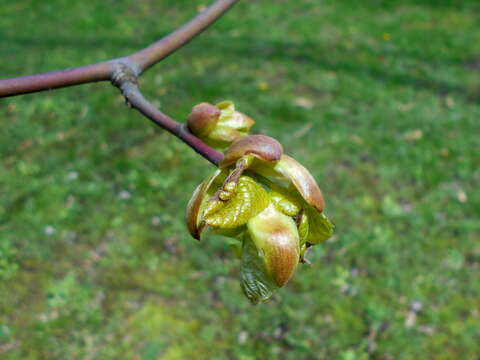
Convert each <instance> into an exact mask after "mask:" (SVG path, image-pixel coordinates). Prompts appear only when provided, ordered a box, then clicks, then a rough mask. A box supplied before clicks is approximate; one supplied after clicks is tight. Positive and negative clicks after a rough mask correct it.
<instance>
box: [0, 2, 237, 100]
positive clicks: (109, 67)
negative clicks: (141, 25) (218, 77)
mask: <svg viewBox="0 0 480 360" xmlns="http://www.w3.org/2000/svg"><path fill="white" fill-rule="evenodd" d="M237 1H239V0H217V1H215V2H214V3H213V4H212V5H211V6H210V7H209V8H207V9H206V10H205V11H203V12H202V13H200V14H198V15H197V16H196V17H195V18H193V19H192V20H190V21H189V22H188V23H186V24H185V25H183V26H182V27H180V28H178V29H177V30H175V31H174V32H172V33H171V34H169V35H167V36H165V37H164V38H162V39H160V40H159V41H157V42H155V43H153V44H152V45H150V46H148V47H146V48H144V49H142V50H139V51H137V52H135V53H133V54H131V55H128V56H125V57H121V58H116V59H112V60H108V61H104V62H100V63H96V64H91V65H86V66H81V67H75V68H70V69H64V70H58V71H52V72H47V73H43V74H35V75H28V76H22V77H17V78H12V79H3V80H0V98H2V97H8V96H16V95H22V94H27V93H32V92H38V91H44V90H50V89H56V88H61V87H66V86H73V85H79V84H85V83H91V82H97V81H106V80H111V79H112V77H113V76H114V74H115V71H116V69H117V68H118V66H127V67H129V68H130V69H131V70H132V72H133V73H134V74H135V76H139V75H140V74H141V73H143V72H144V71H145V70H147V69H148V68H150V67H152V66H153V65H155V64H156V63H158V62H159V61H160V60H162V59H164V58H166V57H167V56H168V55H170V54H171V53H173V52H174V51H175V50H177V49H179V48H180V47H181V46H183V45H185V44H186V43H187V42H189V41H190V40H191V39H193V38H194V37H195V36H197V35H198V34H200V33H201V32H202V31H203V30H205V29H206V28H207V27H208V26H209V25H211V24H212V23H213V22H215V20H217V19H218V18H219V17H220V16H221V15H222V14H223V13H225V12H226V11H227V10H228V9H229V8H231V7H232V6H233V5H234V4H235V3H236V2H237Z"/></svg>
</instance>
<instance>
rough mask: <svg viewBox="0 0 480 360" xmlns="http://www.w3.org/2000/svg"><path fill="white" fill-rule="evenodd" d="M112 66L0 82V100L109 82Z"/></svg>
mask: <svg viewBox="0 0 480 360" xmlns="http://www.w3.org/2000/svg"><path fill="white" fill-rule="evenodd" d="M112 73H113V64H111V63H109V62H103V63H97V64H92V65H87V66H81V67H76V68H71V69H64V70H58V71H52V72H47V73H43V74H36V75H28V76H22V77H17V78H13V79H4V80H0V98H2V97H7V96H16V95H22V94H28V93H32V92H38V91H44V90H51V89H56V88H62V87H66V86H72V85H79V84H86V83H92V82H97V81H103V80H109V79H110V77H111V75H112Z"/></svg>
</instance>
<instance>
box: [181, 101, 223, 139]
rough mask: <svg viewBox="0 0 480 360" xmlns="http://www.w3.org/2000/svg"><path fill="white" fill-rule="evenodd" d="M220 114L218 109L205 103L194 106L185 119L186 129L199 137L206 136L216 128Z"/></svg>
mask: <svg viewBox="0 0 480 360" xmlns="http://www.w3.org/2000/svg"><path fill="white" fill-rule="evenodd" d="M221 113H222V112H221V111H220V109H218V108H217V107H215V106H213V105H212V104H209V103H206V102H203V103H200V104H198V105H195V106H194V107H193V109H192V112H191V113H190V115H188V118H187V125H188V128H189V129H190V131H191V132H192V133H194V134H195V135H197V136H199V137H202V136H207V135H208V134H209V133H211V132H212V130H213V129H214V128H215V126H217V122H218V119H220V115H221Z"/></svg>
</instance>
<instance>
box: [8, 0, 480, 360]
mask: <svg viewBox="0 0 480 360" xmlns="http://www.w3.org/2000/svg"><path fill="white" fill-rule="evenodd" d="M203 4H206V1H186V0H182V1H166V0H165V1H161V0H158V1H148V0H142V1H130V0H129V1H127V0H121V1H111V0H108V1H102V0H91V1H88V2H78V1H67V0H51V1H34V0H22V1H7V0H0V8H1V9H2V11H1V13H0V54H1V56H0V64H1V67H0V77H11V76H16V75H24V74H29V73H34V72H39V71H48V70H53V69H57V68H62V67H66V66H75V65H81V64H87V63H90V62H93V61H98V60H104V59H108V58H110V57H114V56H120V55H124V54H127V53H129V52H131V51H133V50H135V49H138V48H140V47H142V46H144V45H146V44H148V43H149V42H150V41H152V40H154V39H157V38H158V37H159V36H161V35H163V34H166V33H168V31H170V30H171V29H173V28H175V27H176V26H177V25H179V24H181V23H182V22H184V21H185V20H187V19H188V18H190V17H191V16H192V15H193V14H194V13H195V12H196V8H197V6H199V5H203ZM479 13H480V7H479V4H478V1H475V0H472V1H433V0H431V1H426V0H423V1H393V0H392V1H380V0H377V1H374V0H369V1H363V2H356V1H353V0H350V1H349V0H341V1H318V0H298V1H280V0H278V1H263V2H261V1H243V2H241V3H240V4H239V5H238V6H236V7H235V8H234V9H233V10H232V11H231V12H230V13H229V14H228V15H227V16H226V17H224V18H223V19H222V20H220V21H219V22H218V23H217V24H216V25H215V26H214V27H212V28H211V29H210V30H209V31H207V32H206V33H204V34H203V35H202V36H200V37H199V38H197V39H196V40H195V41H193V42H192V43H190V44H189V45H188V46H187V47H186V48H184V49H182V50H181V51H179V52H178V53H176V54H175V55H173V56H172V57H170V58H168V59H167V60H165V61H164V62H162V63H161V64H159V65H157V66H156V67H155V68H153V69H152V70H150V71H149V72H147V73H146V74H145V76H144V77H143V78H142V81H141V85H142V88H143V89H144V91H145V93H146V94H147V95H148V97H149V98H151V99H153V100H154V101H155V102H156V104H157V105H158V106H160V107H161V108H162V110H164V111H165V112H166V113H168V114H170V115H172V116H173V117H174V118H176V119H179V120H183V119H185V117H186V115H187V114H188V113H189V110H190V108H191V107H192V106H193V105H194V104H196V103H199V102H201V101H210V102H216V101H220V100H223V99H231V100H233V101H235V103H236V104H237V107H238V108H239V109H240V110H241V111H243V112H245V113H247V114H249V115H251V116H252V117H253V118H254V119H255V120H256V121H257V125H256V126H255V131H256V132H260V133H265V134H269V135H271V136H274V137H276V138H277V139H278V140H279V141H280V142H282V144H283V145H284V147H285V149H286V151H287V152H288V153H289V154H292V155H293V156H295V157H296V158H297V159H298V160H300V161H301V162H302V163H304V164H305V165H306V166H308V168H309V169H311V171H312V173H313V174H314V175H315V177H316V179H317V181H318V182H319V184H320V186H321V187H322V190H323V192H324V194H325V197H326V201H327V212H328V215H329V217H330V218H331V219H332V220H333V221H334V223H335V224H336V236H335V237H334V238H333V239H332V240H331V241H328V242H327V243H325V244H323V245H320V246H317V247H316V248H315V250H314V251H313V252H312V253H311V255H310V259H311V261H312V265H311V266H302V267H301V268H300V269H299V270H298V271H297V273H296V275H295V277H294V279H293V280H292V281H291V282H290V283H289V284H288V285H287V286H286V287H285V288H284V289H282V290H281V291H279V292H278V294H276V295H275V297H274V298H273V299H272V300H271V301H270V302H268V303H266V304H262V305H259V306H252V305H250V304H249V303H248V301H247V300H246V299H245V298H244V297H243V295H242V293H241V290H240V286H239V262H238V261H237V260H236V259H235V258H234V256H233V254H231V252H230V250H229V248H228V245H227V242H226V241H225V240H224V239H221V238H215V237H211V238H208V239H206V240H205V241H202V242H201V243H198V242H196V241H194V240H193V239H191V238H190V237H189V235H188V233H187V231H186V229H185V226H184V223H183V217H184V212H185V206H186V203H187V201H188V199H189V197H190V195H191V193H192V192H193V189H194V188H195V186H196V184H198V183H199V182H200V181H201V180H202V179H203V178H204V177H205V176H206V175H207V174H209V173H211V172H212V171H213V168H212V166H211V165H209V164H208V163H207V161H205V160H203V159H200V158H199V157H198V156H197V155H196V154H195V153H194V152H193V151H191V150H190V149H188V148H187V147H185V146H184V145H183V144H181V143H180V142H179V141H178V140H177V139H175V138H173V137H171V136H170V135H168V134H166V133H165V132H163V131H161V130H159V129H157V128H154V127H153V126H152V125H151V124H150V123H149V122H148V121H147V120H145V119H144V118H142V117H140V116H139V115H138V114H137V113H136V112H134V111H132V110H129V109H128V108H126V107H125V106H124V105H123V101H122V98H121V97H120V95H119V94H118V91H116V90H115V89H114V88H112V87H110V86H109V85H108V84H92V85H84V86H80V87H75V88H70V89H63V90H58V91H54V92H47V93H40V94H33V95H28V96H23V97H18V98H11V99H2V100H0V121H1V124H2V130H1V131H0V153H1V161H0V193H1V196H0V358H2V359H9V360H10V359H22V360H27V359H145V360H148V359H165V360H173V359H211V360H223V359H240V360H253V359H282V360H283V359H285V360H290V359H292V360H293V359H295V360H299V359H305V360H307V359H334V360H336V359H338V360H350V359H352V360H353V359H360V360H362V359H385V360H389V359H444V360H446V359H452V360H453V359H458V358H461V359H478V354H479V353H480V345H479V338H480V282H479V271H480V242H479V240H480V221H479V218H480V191H478V184H479V182H480V170H479V169H480V136H479V134H480V123H479V118H480V107H479V100H480V85H479V84H480V75H479V71H480V55H479V54H480V41H479V39H480V22H479V17H478V15H479ZM415 302H420V303H421V305H422V308H421V310H420V311H419V312H418V313H417V314H416V317H415V316H412V314H413V313H412V304H414V303H415ZM407 319H409V320H408V321H407Z"/></svg>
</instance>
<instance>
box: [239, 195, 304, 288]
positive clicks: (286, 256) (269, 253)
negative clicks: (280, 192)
mask: <svg viewBox="0 0 480 360" xmlns="http://www.w3.org/2000/svg"><path fill="white" fill-rule="evenodd" d="M247 228H248V232H249V234H250V236H251V238H252V240H253V242H254V244H255V246H256V247H257V249H258V251H259V253H260V254H262V257H263V260H264V262H265V266H266V269H267V272H268V274H269V275H270V276H271V278H272V279H273V280H274V281H275V284H276V285H277V286H278V287H282V286H283V285H285V284H286V283H287V281H288V280H290V278H291V277H292V275H293V273H294V271H295V268H296V267H297V264H298V261H299V258H300V257H299V255H300V245H299V244H300V242H299V235H298V230H297V226H296V225H295V222H294V221H293V219H292V218H291V217H290V216H287V215H285V214H282V213H281V212H280V211H278V210H277V209H276V208H275V206H274V205H273V204H272V205H270V206H269V207H267V208H266V209H265V210H263V211H262V212H261V213H260V214H258V215H257V216H255V217H253V218H252V219H250V221H249V222H248V224H247Z"/></svg>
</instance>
